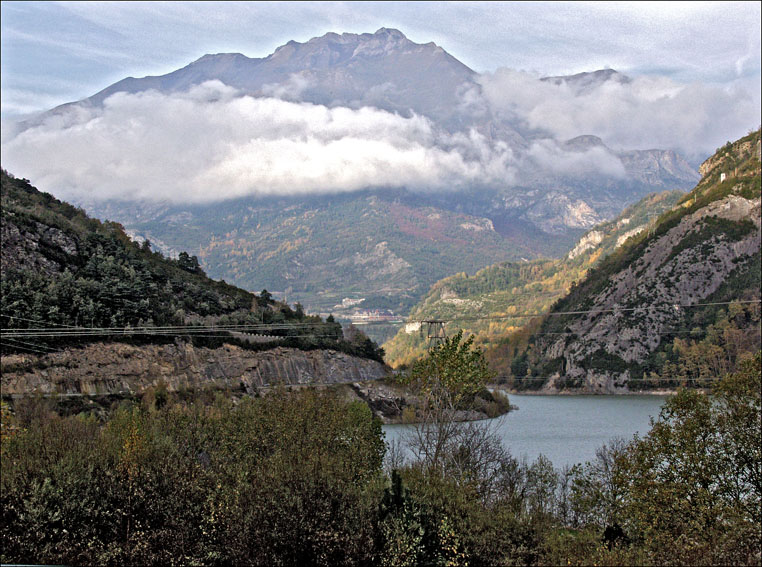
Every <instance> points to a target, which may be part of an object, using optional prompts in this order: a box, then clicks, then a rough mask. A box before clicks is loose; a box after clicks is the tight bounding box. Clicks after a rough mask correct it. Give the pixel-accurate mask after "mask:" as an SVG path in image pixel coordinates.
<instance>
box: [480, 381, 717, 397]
mask: <svg viewBox="0 0 762 567" xmlns="http://www.w3.org/2000/svg"><path fill="white" fill-rule="evenodd" d="M487 387H488V388H490V389H495V390H499V391H501V392H504V393H506V394H508V395H509V396H512V395H517V396H601V397H605V396H675V395H677V392H678V390H672V389H658V390H637V391H632V390H630V391H626V392H590V391H569V390H556V391H552V390H516V389H514V388H507V387H505V386H503V385H498V384H490V385H488V386H487ZM696 390H697V391H700V392H709V390H707V389H706V388H696Z"/></svg>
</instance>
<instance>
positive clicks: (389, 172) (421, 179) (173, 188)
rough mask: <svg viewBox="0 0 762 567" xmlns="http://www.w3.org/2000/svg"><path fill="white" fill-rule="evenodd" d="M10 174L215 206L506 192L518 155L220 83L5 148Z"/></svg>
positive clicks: (417, 122) (83, 196) (380, 114)
mask: <svg viewBox="0 0 762 567" xmlns="http://www.w3.org/2000/svg"><path fill="white" fill-rule="evenodd" d="M2 154H3V155H2V161H3V164H4V167H6V169H8V170H9V171H11V172H17V173H18V174H19V175H23V176H25V177H29V178H30V179H33V180H34V181H35V183H36V184H37V185H38V186H39V187H40V188H42V189H45V190H53V189H55V193H56V195H57V196H60V197H62V198H68V199H72V200H75V201H83V200H92V199H105V198H122V199H124V198H128V199H152V200H165V199H166V200H170V201H174V202H205V201H213V200H221V199H226V198H232V197H240V196H244V195H251V194H303V193H313V192H335V191H353V190H359V189H364V188H367V187H381V186H393V187H411V188H418V189H423V190H426V189H433V190H444V189H451V188H458V187H460V186H462V185H463V184H474V183H480V184H490V183H492V184H506V183H509V182H510V180H511V179H512V178H513V175H514V169H513V168H514V166H513V165H512V163H513V159H512V154H511V152H510V151H509V150H508V148H507V147H506V146H505V145H504V144H499V143H498V144H489V143H487V141H486V140H485V139H484V137H483V136H480V135H479V134H476V133H474V132H472V133H470V134H469V135H466V134H463V135H459V136H448V135H444V134H441V133H438V132H437V131H436V130H435V129H434V128H433V127H432V124H431V123H430V122H429V120H427V119H426V118H424V117H421V116H415V115H414V116H412V117H411V118H404V117H401V116H398V115H395V114H391V113H388V112H384V111H381V110H377V109H373V108H368V107H365V108H360V109H356V110H353V109H348V108H327V107H325V106H320V105H314V104H308V103H295V102H289V101H284V100H280V99H276V98H253V97H249V96H239V95H238V93H237V92H236V91H235V90H234V89H232V88H230V87H228V86H226V85H223V84H222V83H220V82H219V81H210V82H207V83H204V84H202V85H199V86H197V87H194V88H192V89H190V90H189V91H188V92H186V93H182V94H173V95H164V94H160V93H158V92H156V91H145V92H142V93H138V94H127V93H117V94H115V95H113V96H111V97H109V98H108V99H106V101H105V102H104V105H103V108H97V107H78V108H76V112H75V113H71V114H66V115H65V116H49V117H48V118H47V119H46V120H45V121H44V123H43V124H41V125H40V126H37V127H34V128H30V129H28V130H25V131H23V132H21V133H20V134H18V135H17V136H15V137H13V138H11V139H8V140H4V141H3V148H2Z"/></svg>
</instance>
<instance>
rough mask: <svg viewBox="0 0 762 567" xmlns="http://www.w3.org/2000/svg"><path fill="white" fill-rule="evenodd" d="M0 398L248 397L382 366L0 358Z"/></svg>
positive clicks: (216, 358)
mask: <svg viewBox="0 0 762 567" xmlns="http://www.w3.org/2000/svg"><path fill="white" fill-rule="evenodd" d="M0 371H2V395H3V396H17V395H27V394H35V393H41V394H61V395H80V394H81V395H89V396H90V395H106V394H122V395H125V394H140V393H142V392H143V391H145V390H146V389H147V388H149V387H151V386H155V385H156V384H158V383H159V382H164V383H166V385H167V389H168V390H170V391H178V390H183V389H205V388H214V389H224V390H230V391H239V392H246V393H252V392H254V391H255V390H256V389H257V388H259V387H263V386H265V387H266V386H274V385H277V384H284V385H297V384H334V383H341V382H360V381H365V380H373V379H377V378H382V377H384V376H386V375H387V372H388V369H387V367H386V366H384V365H383V364H381V363H379V362H376V361H373V360H367V359H361V358H357V357H353V356H349V355H347V354H344V353H341V352H337V351H332V350H313V351H301V350H297V349H291V348H275V349H272V350H268V351H264V352H252V351H247V350H244V349H241V348H239V347H236V346H233V345H225V346H223V347H222V348H217V349H209V348H199V347H194V346H193V345H191V344H187V343H183V342H177V343H175V344H169V345H145V346H133V345H129V344H118V343H116V344H114V343H112V344H90V345H87V346H85V347H82V348H73V349H66V350H63V351H60V352H55V353H50V354H46V355H33V354H13V355H7V356H3V357H2V359H0Z"/></svg>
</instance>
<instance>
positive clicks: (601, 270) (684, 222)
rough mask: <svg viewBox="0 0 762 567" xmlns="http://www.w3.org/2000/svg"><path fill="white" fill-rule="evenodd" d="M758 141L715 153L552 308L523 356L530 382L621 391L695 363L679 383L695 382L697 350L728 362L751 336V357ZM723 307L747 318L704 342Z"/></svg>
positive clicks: (756, 269)
mask: <svg viewBox="0 0 762 567" xmlns="http://www.w3.org/2000/svg"><path fill="white" fill-rule="evenodd" d="M758 141H759V132H755V133H753V134H750V135H749V136H747V137H746V138H743V139H741V140H739V141H738V142H736V143H734V144H729V145H727V146H725V147H723V148H721V149H720V150H718V153H717V154H715V156H713V157H712V158H711V159H710V160H707V162H705V163H704V164H703V165H702V172H703V173H704V178H703V179H702V181H701V182H700V183H699V184H698V185H697V187H696V188H695V189H694V190H693V191H692V192H691V193H689V194H688V195H686V196H685V197H684V198H683V199H682V200H681V202H679V203H678V204H677V205H676V207H675V208H674V209H673V210H672V211H669V212H667V213H666V214H665V215H663V216H662V217H661V218H660V219H659V220H658V221H657V222H656V223H655V224H653V225H651V226H650V227H649V228H648V230H647V231H642V232H640V233H639V234H634V235H632V237H631V238H630V240H629V241H628V242H627V243H625V244H624V245H623V246H622V248H621V249H619V250H618V252H617V253H616V254H612V256H610V257H609V258H607V259H606V260H605V261H604V262H603V263H602V264H601V265H600V266H599V267H598V268H597V269H595V270H593V271H591V273H590V274H589V275H588V277H587V278H586V280H585V281H583V282H582V283H581V284H580V285H579V286H578V287H577V288H576V289H574V290H572V292H571V293H570V294H569V295H568V296H567V297H565V298H564V299H562V300H561V301H559V302H558V303H557V304H556V306H555V308H554V309H553V310H552V311H551V313H550V317H548V318H547V319H546V321H545V323H544V324H543V326H542V328H541V329H540V330H539V332H538V333H537V334H536V335H535V347H534V348H533V349H532V351H531V353H532V355H533V357H534V358H533V363H534V366H533V368H532V372H531V374H532V376H534V377H537V378H539V379H545V380H546V381H545V386H544V388H545V389H550V390H555V389H562V388H572V389H578V390H582V391H589V392H601V393H612V392H619V391H626V390H628V389H633V388H631V387H630V386H631V381H632V380H633V379H634V380H635V383H637V384H638V386H639V387H640V386H642V385H643V383H644V382H647V380H646V379H645V378H647V377H653V376H655V375H656V374H660V373H661V372H662V370H663V368H664V365H665V363H667V362H670V361H673V362H674V361H677V360H678V358H679V357H680V356H684V358H685V359H686V360H687V359H689V358H690V360H691V361H692V364H693V363H695V364H694V366H695V367H693V368H692V369H688V370H686V372H683V373H682V376H684V377H685V378H686V379H688V380H691V379H695V378H697V377H698V375H699V374H701V372H702V369H701V365H702V364H705V363H706V358H704V359H703V360H701V357H699V356H698V351H699V350H700V349H699V347H701V346H702V345H703V346H705V347H707V348H711V349H714V350H713V351H712V352H713V356H720V358H723V359H727V360H731V359H732V358H733V357H734V356H737V353H735V352H732V351H733V350H734V349H735V346H734V345H735V344H736V343H734V342H733V341H732V340H731V339H730V338H728V337H730V335H728V333H729V332H730V333H736V332H738V333H745V334H746V335H747V336H751V335H749V333H751V334H752V335H754V336H755V337H756V339H754V340H752V341H751V342H749V341H746V342H749V344H748V345H746V346H748V347H749V348H751V349H752V350H754V349H755V348H756V349H758V348H759V345H758V344H757V343H759V330H758V327H759V313H758V312H759V285H758V279H759V278H758V276H759V270H760V265H759V264H760V244H761V235H762V232H761V230H760V224H761V221H760V201H761V199H760V162H759V158H758V155H757V152H756V147H757V143H758ZM732 302H737V307H736V309H741V306H743V305H747V304H748V305H750V306H753V309H752V311H750V312H749V313H748V314H747V315H744V317H743V319H744V321H743V322H742V326H740V327H738V326H737V325H736V323H734V322H733V321H734V319H733V317H734V316H731V317H730V318H725V321H727V322H728V323H727V325H726V326H725V328H726V329H730V330H729V331H723V329H722V328H719V326H718V328H717V329H716V331H717V333H719V334H720V338H713V337H711V336H708V335H709V334H711V333H709V332H708V329H709V328H710V327H712V325H713V324H714V323H715V322H716V321H718V320H720V318H719V316H718V315H717V313H716V311H710V310H709V309H707V308H708V307H712V308H713V309H714V308H715V306H716V307H717V309H720V308H721V309H726V310H727V309H728V308H727V307H726V306H727V305H728V304H730V303H732ZM750 309H751V308H750ZM704 313H706V316H704V315H703V314H704ZM736 319H738V318H737V317H736ZM723 324H725V323H723ZM712 332H714V330H712ZM723 332H725V334H726V335H727V337H725V338H722V333H723ZM699 342H701V343H702V344H701V345H698V346H697V343H699ZM736 342H738V341H736ZM689 343H690V344H689ZM752 343H754V344H752ZM672 344H674V345H675V347H674V348H673V347H672V346H671V345H672ZM738 344H740V343H738ZM744 344H745V343H744ZM755 345H756V346H755ZM694 347H695V348H694ZM744 348H746V347H744ZM660 351H663V352H662V355H661V357H655V356H654V355H655V354H657V353H658V352H660ZM678 351H680V352H678ZM707 352H708V351H707ZM723 363H724V362H723ZM702 379H703V378H702Z"/></svg>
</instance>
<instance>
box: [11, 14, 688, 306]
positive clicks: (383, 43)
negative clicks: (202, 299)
mask: <svg viewBox="0 0 762 567" xmlns="http://www.w3.org/2000/svg"><path fill="white" fill-rule="evenodd" d="M209 81H217V82H218V84H219V83H223V84H224V85H227V86H228V87H230V88H232V89H235V90H234V92H233V94H230V95H229V96H234V97H243V96H249V97H254V98H255V99H264V98H266V99H280V100H281V101H290V102H293V103H298V104H301V105H322V106H320V108H323V107H325V108H347V109H353V111H357V112H361V111H366V112H370V110H367V109H380V110H382V111H384V112H386V113H388V115H385V116H387V118H388V119H389V120H398V119H399V118H400V117H405V118H406V119H414V118H415V119H417V118H420V124H421V128H422V129H423V130H422V131H424V133H425V135H424V137H425V139H426V143H431V144H433V145H432V146H431V147H432V148H434V149H435V150H436V152H435V153H436V154H437V155H444V156H446V160H445V162H443V163H444V164H450V163H457V164H461V165H459V166H458V167H462V168H463V169H465V170H466V171H473V170H474V167H477V166H478V168H481V169H483V171H484V173H483V175H480V176H478V177H476V178H473V179H471V180H470V181H469V182H468V183H467V184H465V185H463V184H462V183H461V184H458V183H455V182H454V181H453V184H452V187H451V188H449V185H448V187H447V188H445V189H441V188H440V189H437V190H430V189H426V190H424V189H422V188H420V187H415V186H411V185H410V184H409V183H396V182H395V181H394V179H391V180H389V179H386V180H383V181H378V182H375V178H373V179H369V180H368V185H367V187H361V188H360V189H358V190H354V191H353V192H350V193H344V194H342V195H338V193H339V190H338V188H337V189H332V187H331V186H330V184H329V186H327V187H322V186H321V188H320V194H321V196H317V195H310V196H309V197H291V198H289V197H286V196H283V195H282V193H281V194H278V193H277V192H276V194H278V195H279V196H278V197H277V198H273V197H271V195H272V194H273V191H272V190H271V188H270V187H267V186H252V187H247V188H245V189H246V194H248V195H250V196H248V197H236V198H235V199H232V198H228V199H227V200H226V199H223V198H217V199H215V197H214V195H215V194H218V193H224V191H222V190H221V188H220V187H218V186H215V179H216V177H214V176H208V177H204V179H207V181H205V183H207V184H208V187H204V189H203V190H202V191H201V192H202V193H203V194H204V197H205V200H204V202H203V203H195V204H194V203H190V204H188V205H185V204H183V198H182V195H181V194H180V192H181V191H182V187H183V184H184V179H183V177H182V175H183V172H182V171H181V170H182V168H178V172H177V178H176V179H177V181H176V183H177V185H178V190H177V192H176V193H173V194H172V195H171V197H172V198H171V199H168V198H167V197H166V194H163V195H164V197H163V198H156V199H155V200H147V199H143V200H138V201H135V200H133V199H132V194H133V191H132V189H137V187H132V189H126V190H125V191H123V192H122V193H120V194H119V195H118V196H117V197H113V192H110V191H109V192H106V193H107V194H109V195H112V196H111V197H110V198H106V197H104V196H103V195H101V193H100V191H97V190H93V191H91V192H90V194H88V195H87V196H81V195H80V197H79V198H78V200H77V201H76V204H78V205H80V206H83V207H85V208H87V210H89V211H91V212H92V213H93V214H95V215H96V216H98V217H100V218H109V219H112V220H114V221H117V222H119V223H121V224H122V225H124V227H125V228H126V230H127V231H128V232H129V233H130V234H136V235H142V236H143V237H145V238H148V239H150V240H151V242H152V243H154V245H155V246H157V247H159V249H161V250H163V251H165V252H166V253H172V252H173V251H174V252H176V251H178V250H181V249H182V250H186V251H188V252H189V253H190V254H193V255H196V256H197V257H198V258H199V260H200V262H201V263H202V265H203V267H204V268H205V269H206V270H207V271H208V272H209V273H210V274H212V275H213V276H214V277H217V278H224V279H226V280H228V281H231V282H233V283H234V284H236V285H239V286H243V287H245V288H247V289H252V290H253V289H262V288H267V289H269V290H271V291H276V292H280V293H283V294H284V296H285V294H286V293H287V292H288V290H289V289H290V290H291V291H290V292H288V293H289V297H292V298H294V299H298V300H300V301H302V302H303V303H304V304H305V305H308V306H309V308H310V309H313V310H315V311H323V312H326V311H330V310H331V308H332V306H333V305H336V304H338V303H340V302H341V300H342V299H343V298H349V299H360V298H363V297H365V298H366V303H365V306H367V307H370V308H373V307H394V308H396V309H397V310H400V311H402V312H405V311H406V310H407V309H408V308H409V307H410V306H411V305H412V304H414V303H415V302H416V301H417V300H418V299H420V297H421V296H422V295H423V294H424V293H425V292H426V290H427V289H428V288H429V286H430V285H431V284H433V283H434V282H435V281H437V280H438V279H440V278H442V277H445V276H447V275H449V274H452V273H454V272H458V271H463V270H466V271H469V272H471V271H475V270H477V269H479V268H482V267H486V266H488V265H490V264H493V263H495V262H498V261H505V260H518V259H519V258H525V259H530V260H531V259H536V258H541V257H549V256H559V255H562V254H564V253H565V252H566V251H568V250H569V248H571V247H572V246H573V244H574V242H575V241H576V240H577V239H578V238H579V237H580V236H581V235H582V234H583V233H584V232H585V231H586V230H589V229H590V228H592V227H593V226H594V225H595V224H597V223H600V222H602V221H604V220H606V219H610V218H614V217H615V216H616V215H617V214H619V213H620V212H621V210H622V209H623V208H624V207H625V206H627V205H629V204H632V203H634V202H636V201H637V200H638V199H640V198H642V197H643V196H645V195H647V194H650V193H653V192H654V191H663V190H670V189H686V190H687V189H689V188H690V187H692V186H693V185H694V184H695V182H696V181H697V179H698V174H697V173H696V172H695V171H693V170H692V169H691V167H690V166H689V165H688V164H687V163H686V162H685V161H684V160H683V159H682V158H681V157H680V156H679V155H678V154H676V153H675V152H674V151H672V150H661V149H622V148H616V149H612V148H610V147H608V146H607V145H606V142H605V141H604V140H601V139H599V138H596V137H594V136H587V135H583V136H580V137H577V138H574V139H572V140H567V141H559V140H555V139H553V137H552V136H551V135H550V134H549V133H547V132H544V131H542V130H539V129H537V128H532V127H530V126H529V125H528V124H527V122H526V121H524V120H522V119H520V118H517V117H516V116H512V115H510V113H500V112H497V111H495V110H493V109H492V108H491V107H490V106H489V105H488V104H486V103H485V99H484V96H483V94H484V93H483V87H482V85H481V83H480V78H479V75H478V74H476V73H475V72H474V71H473V70H471V69H469V68H468V67H467V66H465V65H463V64H462V63H461V62H459V61H458V60H457V59H456V58H454V57H453V56H451V55H450V54H448V53H447V52H446V51H445V50H444V49H442V48H441V47H439V46H437V45H435V44H433V43H427V44H417V43H414V42H412V41H410V40H409V39H407V38H406V37H405V36H404V34H402V33H401V32H400V31H398V30H393V29H386V28H382V29H380V30H378V31H377V32H375V33H373V34H370V33H363V34H351V33H344V34H341V35H339V34H335V33H328V34H326V35H324V36H322V37H317V38H313V39H311V40H309V41H307V42H304V43H300V42H296V41H290V42H288V43H287V44H285V45H283V46H281V47H279V48H278V49H276V50H275V52H274V53H272V54H271V55H269V56H268V57H265V58H249V57H246V56H244V55H242V54H239V53H221V54H213V55H212V54H210V55H205V56H203V57H201V58H199V59H198V60H196V61H194V62H192V63H190V64H189V65H187V66H186V67H183V68H182V69H178V70H177V71H174V72H172V73H168V74H166V75H162V76H153V77H144V78H132V77H130V78H126V79H124V80H122V81H119V82H117V83H115V84H113V85H111V86H109V87H107V88H105V89H103V90H102V91H100V92H99V93H96V94H95V95H93V96H92V97H89V98H87V99H84V100H82V101H79V102H73V103H69V104H66V105H63V106H60V107H58V108H56V109H53V110H52V111H50V112H49V113H46V114H44V115H42V116H41V117H39V118H37V119H36V120H32V121H28V122H26V123H25V124H24V125H23V126H24V128H27V129H28V130H34V129H36V128H40V129H42V131H44V130H45V128H46V127H48V126H50V125H51V124H52V125H54V126H50V127H58V126H63V127H65V128H64V132H65V130H66V128H68V127H70V126H71V125H78V127H82V126H83V124H81V123H80V122H79V121H83V120H84V121H88V120H91V121H92V123H93V124H95V123H97V122H99V121H100V120H101V114H102V113H105V112H108V109H109V103H108V101H109V100H111V101H115V100H117V98H118V97H115V95H119V94H120V93H133V94H135V93H146V92H149V91H150V92H154V93H162V94H163V95H166V96H174V95H177V94H178V93H184V96H191V95H189V94H188V92H189V89H191V88H192V87H195V86H198V85H201V84H203V83H208V82H209ZM547 81H549V82H552V83H558V82H564V83H566V84H568V85H572V86H573V88H574V89H577V90H578V91H579V92H580V93H582V92H587V91H589V90H590V89H596V88H604V87H605V86H606V85H607V84H608V83H609V82H610V81H616V82H618V83H627V81H629V79H628V78H627V77H626V76H624V75H622V74H621V73H617V72H616V71H613V70H610V69H607V70H601V71H595V72H592V73H584V74H580V75H574V76H570V77H548V78H547ZM226 92H227V91H226ZM225 96H228V95H225ZM109 97H112V98H109ZM149 98H150V97H149ZM191 98H192V97H191ZM146 100H148V99H146ZM310 108H312V107H310ZM352 116H353V119H357V115H352ZM268 120H269V117H268V116H263V117H262V121H261V124H260V125H259V126H257V128H258V129H259V130H261V129H263V128H265V127H266V124H267V121H268ZM128 122H129V121H128ZM123 123H124V122H122V121H120V122H119V124H123ZM416 123H418V122H416ZM85 126H86V125H85ZM291 127H292V125H288V124H287V125H285V126H283V128H286V129H288V128H291ZM379 127H380V128H381V129H382V130H383V126H379ZM306 128H308V129H307V130H304V131H302V130H299V131H298V132H296V133H295V134H294V137H295V138H294V137H291V138H288V139H289V140H293V139H299V137H300V136H301V137H303V138H305V139H308V138H310V136H311V135H312V133H311V132H310V131H309V127H308V126H306ZM257 132H258V130H257V131H254V130H252V132H251V133H250V136H251V137H255V136H257V135H258V133H257ZM382 134H383V132H381V133H378V132H375V133H374V135H382ZM22 135H23V134H22ZM141 136H142V134H141ZM138 137H139V136H138ZM350 138H351V137H350ZM245 139H246V140H248V139H249V137H248V136H245ZM111 143H112V142H109V144H111ZM118 143H119V141H118V140H114V141H113V144H117V145H118ZM403 145H404V144H403ZM180 151H182V148H181V149H180ZM195 151H199V152H202V153H203V148H197V149H196V150H195ZM333 151H337V150H333ZM342 151H345V152H349V153H351V148H349V149H346V148H345V149H344V150H342ZM191 153H192V152H191ZM194 155H195V154H194ZM485 156H486V157H485ZM197 157H198V156H197ZM127 159H128V158H127V157H126V156H124V155H122V154H121V153H119V155H118V157H117V158H115V160H116V161H115V162H114V163H103V164H99V167H101V165H102V168H103V169H104V170H108V171H122V170H123V168H124V167H125V165H126V164H125V160H127ZM247 159H256V156H255V158H247ZM263 159H266V158H263ZM347 159H350V158H347ZM427 159H428V158H427V157H426V156H419V155H416V157H415V159H414V161H415V162H416V163H417V164H419V165H420V164H422V163H427V162H426V160H427ZM453 160H454V161H453ZM350 161H351V160H350ZM507 164H510V166H509V165H507ZM239 165H241V166H242V167H249V166H248V165H247V162H246V161H244V162H241V163H239ZM260 166H261V164H257V167H260ZM152 167H153V165H152ZM441 167H444V166H443V165H438V166H435V167H434V169H435V170H436V173H437V175H440V174H441V172H440V171H439V170H438V168H441ZM223 169H224V168H223ZM288 169H289V170H293V171H296V172H299V171H300V163H299V162H298V161H297V160H294V163H289V164H288ZM341 169H343V168H342V167H339V170H341ZM308 173H309V172H308ZM482 177H483V178H482ZM488 178H489V179H488ZM73 183H75V184H76V181H74V182H73ZM120 186H121V185H120ZM231 199H232V200H231ZM274 203H277V205H274ZM374 203H375V204H374ZM287 209H288V210H287ZM297 219H298V220H297ZM254 221H256V222H254ZM291 225H293V230H292V229H291ZM464 227H487V228H486V230H481V229H473V228H464ZM334 239H336V241H334ZM473 249H478V250H479V251H480V254H473V253H472V251H471V250H473ZM408 264H409V266H408ZM386 280H388V281H386ZM301 282H303V283H301ZM368 298H372V299H368Z"/></svg>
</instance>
